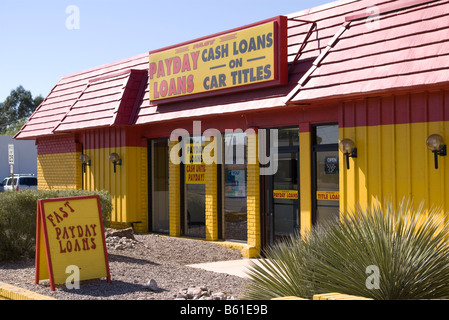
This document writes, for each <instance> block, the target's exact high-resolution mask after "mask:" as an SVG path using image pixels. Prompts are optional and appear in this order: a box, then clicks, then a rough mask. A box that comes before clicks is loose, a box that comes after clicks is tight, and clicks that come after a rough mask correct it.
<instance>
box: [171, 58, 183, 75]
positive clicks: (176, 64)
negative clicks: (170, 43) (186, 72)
mask: <svg viewBox="0 0 449 320" xmlns="http://www.w3.org/2000/svg"><path fill="white" fill-rule="evenodd" d="M173 62H174V64H173V74H177V73H179V71H180V70H181V58H180V57H174V58H173Z"/></svg>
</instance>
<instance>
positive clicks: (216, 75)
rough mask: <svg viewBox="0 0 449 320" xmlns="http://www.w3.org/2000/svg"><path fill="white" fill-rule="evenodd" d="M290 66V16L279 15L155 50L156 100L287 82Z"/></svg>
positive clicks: (151, 67)
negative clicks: (288, 49) (288, 38)
mask: <svg viewBox="0 0 449 320" xmlns="http://www.w3.org/2000/svg"><path fill="white" fill-rule="evenodd" d="M287 72H288V70H287V18H286V17H283V16H279V17H276V18H273V19H270V20H265V21H262V22H259V23H256V24H253V25H250V26H246V27H243V28H239V29H234V30H230V31H227V32H224V33H220V34H217V35H214V36H211V37H205V38H201V39H198V40H194V41H191V42H186V43H183V44H180V45H177V46H173V47H169V48H165V49H160V50H156V51H152V52H150V65H149V86H150V88H149V89H150V90H149V91H150V101H151V103H153V104H158V103H163V102H164V103H165V102H170V101H178V100H183V99H188V98H192V97H200V96H209V95H212V94H217V93H223V94H224V93H229V92H234V91H241V90H250V89H257V88H263V87H267V86H274V85H280V84H286V83H287V80H288V74H287Z"/></svg>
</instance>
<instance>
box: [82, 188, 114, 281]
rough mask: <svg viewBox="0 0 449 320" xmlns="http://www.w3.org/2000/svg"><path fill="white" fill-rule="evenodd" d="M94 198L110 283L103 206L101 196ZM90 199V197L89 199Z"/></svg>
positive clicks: (109, 276)
mask: <svg viewBox="0 0 449 320" xmlns="http://www.w3.org/2000/svg"><path fill="white" fill-rule="evenodd" d="M93 197H94V198H96V199H97V206H98V219H99V220H100V227H101V239H102V241H103V255H104V262H105V265H106V274H107V276H106V278H107V281H108V282H111V273H110V270H109V260H108V252H107V250H106V238H105V235H104V225H103V214H102V212H101V204H100V196H98V195H94V196H93ZM87 198H90V197H87Z"/></svg>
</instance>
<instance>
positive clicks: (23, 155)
mask: <svg viewBox="0 0 449 320" xmlns="http://www.w3.org/2000/svg"><path fill="white" fill-rule="evenodd" d="M8 144H13V145H14V173H28V174H34V175H37V161H36V160H37V147H36V145H35V142H34V141H18V140H14V139H13V138H12V136H1V135H0V179H3V178H4V177H7V176H9V175H10V174H11V170H10V166H9V160H8Z"/></svg>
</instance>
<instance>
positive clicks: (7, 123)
mask: <svg viewBox="0 0 449 320" xmlns="http://www.w3.org/2000/svg"><path fill="white" fill-rule="evenodd" d="M43 100H44V99H43V98H42V96H37V97H35V98H33V96H32V95H31V92H30V91H27V90H25V89H24V88H23V87H22V86H18V87H17V88H16V89H15V90H11V93H10V94H9V96H8V97H7V98H6V100H5V101H4V102H3V103H0V134H14V133H16V132H17V131H18V130H19V129H20V127H21V126H22V125H23V124H24V123H25V122H26V120H27V119H28V117H29V116H30V115H31V114H32V113H33V111H34V110H35V109H36V108H37V107H38V106H39V105H40V104H41V103H42V101H43Z"/></svg>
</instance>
